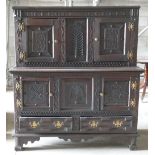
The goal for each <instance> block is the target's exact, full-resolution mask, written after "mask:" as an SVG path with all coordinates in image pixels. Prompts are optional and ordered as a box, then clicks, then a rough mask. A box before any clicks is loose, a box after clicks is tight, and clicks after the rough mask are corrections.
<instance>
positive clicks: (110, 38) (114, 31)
mask: <svg viewBox="0 0 155 155" xmlns="http://www.w3.org/2000/svg"><path fill="white" fill-rule="evenodd" d="M123 50H124V24H123V23H101V24H100V53H101V54H111V53H112V54H123Z"/></svg>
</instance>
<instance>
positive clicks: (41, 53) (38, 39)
mask: <svg viewBox="0 0 155 155" xmlns="http://www.w3.org/2000/svg"><path fill="white" fill-rule="evenodd" d="M58 33H59V22H58V20H57V19H37V18H26V19H24V20H23V30H22V32H21V35H22V37H21V39H22V42H20V43H17V56H18V60H19V62H20V63H22V62H46V61H50V62H51V61H58V57H59V50H60V48H59V45H60V43H59V42H60V38H59V35H58ZM18 40H19V39H18Z"/></svg>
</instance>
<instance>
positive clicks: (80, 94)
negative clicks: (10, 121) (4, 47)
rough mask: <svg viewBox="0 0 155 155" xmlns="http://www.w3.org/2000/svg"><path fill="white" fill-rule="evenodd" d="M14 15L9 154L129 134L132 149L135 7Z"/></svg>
mask: <svg viewBox="0 0 155 155" xmlns="http://www.w3.org/2000/svg"><path fill="white" fill-rule="evenodd" d="M13 10H14V14H15V51H16V66H15V67H14V68H12V69H10V73H12V74H13V78H14V108H15V135H14V136H15V142H16V146H15V149H16V150H22V149H23V144H27V142H28V141H31V142H34V141H36V140H39V139H40V137H59V138H61V139H64V140H66V141H67V140H69V139H71V140H72V141H74V142H77V141H81V140H82V139H84V140H88V139H90V138H94V137H97V136H98V137H99V136H105V137H108V138H109V137H115V136H116V137H119V138H118V140H121V139H120V137H125V136H127V137H128V140H129V141H130V145H129V148H130V149H131V150H133V149H135V148H136V137H137V122H138V100H139V80H140V74H141V73H142V72H143V70H142V69H141V68H139V67H136V62H137V41H138V35H137V33H138V18H139V6H129V7H127V6H126V7H124V6H119V7H108V6H107V7H37V6H36V7H22V6H20V7H13Z"/></svg>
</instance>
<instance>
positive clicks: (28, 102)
mask: <svg viewBox="0 0 155 155" xmlns="http://www.w3.org/2000/svg"><path fill="white" fill-rule="evenodd" d="M23 100H24V107H48V106H49V83H48V81H24V82H23Z"/></svg>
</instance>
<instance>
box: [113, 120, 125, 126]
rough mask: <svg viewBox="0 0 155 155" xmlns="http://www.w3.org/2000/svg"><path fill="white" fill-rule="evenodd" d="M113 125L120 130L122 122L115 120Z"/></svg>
mask: <svg viewBox="0 0 155 155" xmlns="http://www.w3.org/2000/svg"><path fill="white" fill-rule="evenodd" d="M113 125H114V126H115V127H116V128H120V127H121V126H122V125H123V121H122V120H115V121H113Z"/></svg>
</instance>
